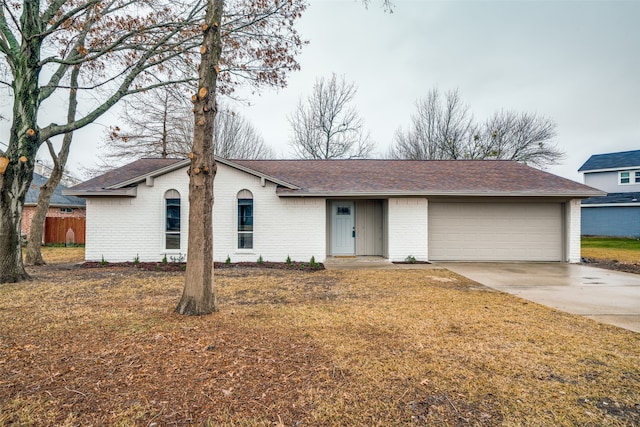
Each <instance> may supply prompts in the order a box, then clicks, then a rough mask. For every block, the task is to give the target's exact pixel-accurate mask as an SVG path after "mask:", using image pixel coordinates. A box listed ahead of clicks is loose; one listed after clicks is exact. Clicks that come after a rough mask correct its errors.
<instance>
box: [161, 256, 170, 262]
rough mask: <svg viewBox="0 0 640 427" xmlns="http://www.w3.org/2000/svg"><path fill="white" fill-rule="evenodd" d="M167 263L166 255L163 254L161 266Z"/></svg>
mask: <svg viewBox="0 0 640 427" xmlns="http://www.w3.org/2000/svg"><path fill="white" fill-rule="evenodd" d="M168 262H169V261H167V254H164V256H163V257H162V261H161V263H162V264H167V263H168Z"/></svg>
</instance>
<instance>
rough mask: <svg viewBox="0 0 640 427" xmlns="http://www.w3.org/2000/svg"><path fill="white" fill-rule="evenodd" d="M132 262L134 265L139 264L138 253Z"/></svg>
mask: <svg viewBox="0 0 640 427" xmlns="http://www.w3.org/2000/svg"><path fill="white" fill-rule="evenodd" d="M133 263H134V264H135V265H138V264H140V254H136V256H135V258H134V259H133Z"/></svg>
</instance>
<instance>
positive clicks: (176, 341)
mask: <svg viewBox="0 0 640 427" xmlns="http://www.w3.org/2000/svg"><path fill="white" fill-rule="evenodd" d="M67 261H68V262H69V261H70V260H67ZM69 268H70V266H69V265H50V266H45V267H39V268H34V269H31V270H30V272H31V274H32V276H33V277H34V280H33V281H32V282H28V283H22V284H10V285H0V325H2V328H1V329H0V425H34V426H35V425H37V426H41V425H69V426H72V425H96V426H98V425H123V426H128V425H140V426H151V425H154V426H174V425H178V426H183V425H207V424H210V425H216V426H217V425H223V426H333V425H347V426H373V425H380V426H392V425H418V426H420V425H422V426H430V425H451V426H466V425H486V426H494V425H509V426H511V425H591V426H600V425H614V426H616V425H640V368H639V367H640V352H639V351H638V349H639V348H640V334H636V333H633V332H630V331H626V330H623V329H619V328H615V327H613V326H607V325H602V324H599V323H596V322H594V321H591V320H589V319H585V318H582V317H578V316H573V315H569V314H564V313H561V312H558V311H555V310H552V309H548V308H545V307H542V306H540V305H537V304H534V303H529V302H526V301H524V300H521V299H518V298H516V297H513V296H510V295H506V294H503V293H499V292H495V291H491V290H489V289H487V288H484V287H482V286H480V285H478V284H476V283H474V282H471V281H469V280H467V279H464V278H462V277H460V276H457V275H455V274H453V273H450V272H448V271H446V270H397V271H396V270H379V271H367V270H359V271H318V272H312V273H310V272H299V271H282V270H266V269H243V268H238V269H228V270H220V271H218V272H216V284H217V287H218V294H219V301H220V306H221V311H220V312H219V313H216V314H213V315H210V316H205V317H199V318H193V317H181V316H179V315H177V314H174V313H173V308H174V306H175V305H176V304H177V301H178V300H179V297H180V293H181V290H182V285H183V274H182V273H180V272H173V273H171V272H155V271H141V270H139V269H134V268H123V267H105V268H99V269H81V268H73V269H71V270H69Z"/></svg>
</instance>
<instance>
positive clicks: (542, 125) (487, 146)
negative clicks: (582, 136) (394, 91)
mask: <svg viewBox="0 0 640 427" xmlns="http://www.w3.org/2000/svg"><path fill="white" fill-rule="evenodd" d="M416 107H417V112H416V114H415V115H413V116H412V117H411V124H410V125H409V127H408V128H407V129H406V130H402V129H398V130H397V131H396V134H395V138H394V143H393V145H392V147H391V149H390V150H389V153H388V155H389V157H391V158H398V159H414V160H443V159H507V160H516V161H519V162H523V163H527V164H531V165H534V166H537V167H545V166H548V165H552V164H557V163H558V162H559V161H561V160H562V159H564V157H565V154H564V152H563V151H562V150H560V149H559V148H558V147H557V146H556V144H555V143H554V142H553V139H554V138H555V136H556V124H555V123H554V122H553V121H552V120H551V119H549V118H546V117H539V116H536V115H535V114H530V113H516V112H513V111H504V110H503V111H500V112H497V113H494V114H493V115H492V116H491V117H490V118H489V119H488V120H486V121H485V122H484V123H482V124H476V123H475V122H474V120H473V117H472V116H471V113H470V112H469V108H468V106H466V105H465V104H464V103H463V102H462V100H461V98H460V96H459V94H458V91H451V92H448V93H447V94H446V95H445V99H444V103H443V102H442V100H441V96H440V93H439V92H438V90H437V89H432V90H431V91H430V92H429V93H428V95H427V97H426V98H424V99H422V100H419V101H418V102H417V105H416Z"/></svg>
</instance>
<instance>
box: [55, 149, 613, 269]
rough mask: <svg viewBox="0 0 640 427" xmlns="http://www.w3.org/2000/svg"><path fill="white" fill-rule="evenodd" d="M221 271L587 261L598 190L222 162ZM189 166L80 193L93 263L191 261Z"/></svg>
mask: <svg viewBox="0 0 640 427" xmlns="http://www.w3.org/2000/svg"><path fill="white" fill-rule="evenodd" d="M217 165H218V169H217V174H216V177H215V182H214V187H215V188H214V191H215V203H214V205H213V223H214V259H215V260H216V261H224V260H225V259H226V258H227V257H230V258H231V261H232V262H238V261H256V260H257V259H258V257H260V256H261V257H262V258H263V259H264V260H265V261H284V260H285V259H286V258H287V256H290V257H291V259H292V260H294V261H308V260H309V259H310V258H311V257H312V256H314V257H315V259H316V260H317V261H319V262H322V261H324V260H325V258H326V257H336V256H347V257H348V256H366V255H373V256H381V257H384V258H387V259H389V260H390V261H403V260H404V259H405V258H407V257H408V256H410V255H411V256H414V257H415V258H416V259H417V260H421V261H564V262H579V261H580V200H581V199H584V198H587V197H592V196H597V195H602V194H604V193H602V192H601V191H599V190H596V189H593V188H590V187H587V186H586V185H583V184H580V183H577V182H574V181H570V180H568V179H564V178H561V177H559V176H556V175H552V174H550V173H547V172H543V171H541V170H538V169H534V168H532V167H529V166H526V165H523V164H521V163H517V162H512V161H504V160H437V161H411V160H225V159H220V158H218V159H217ZM189 166H190V160H188V159H187V160H182V159H141V160H138V161H136V162H134V163H131V164H129V165H126V166H123V167H121V168H118V169H115V170H113V171H111V172H108V173H106V174H104V175H102V176H99V177H96V178H94V179H91V180H89V181H87V182H84V183H81V184H78V185H76V186H74V187H71V188H69V189H68V190H67V192H66V194H69V195H76V196H80V197H85V198H86V200H87V242H86V251H85V256H86V259H87V260H89V261H97V260H101V259H103V258H104V259H105V260H107V261H132V260H133V259H134V258H136V259H140V260H141V261H159V260H160V259H162V258H163V257H164V256H167V257H175V258H181V257H183V256H185V255H186V253H187V243H188V242H187V235H188V227H189V222H188V218H189V176H188V175H187V170H188V168H189Z"/></svg>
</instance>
